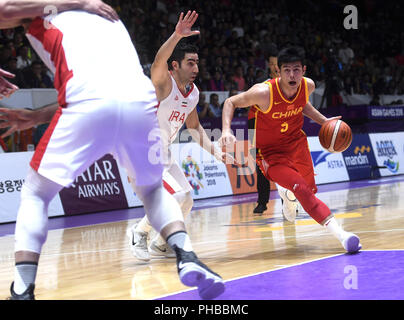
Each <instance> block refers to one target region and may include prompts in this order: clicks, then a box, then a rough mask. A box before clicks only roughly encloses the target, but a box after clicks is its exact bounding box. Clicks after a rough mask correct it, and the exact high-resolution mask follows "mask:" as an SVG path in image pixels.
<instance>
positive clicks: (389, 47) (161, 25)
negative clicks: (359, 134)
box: [0, 0, 404, 114]
mask: <svg viewBox="0 0 404 320" xmlns="http://www.w3.org/2000/svg"><path fill="white" fill-rule="evenodd" d="M105 2H107V3H109V4H111V5H112V6H114V8H116V10H117V12H118V13H119V15H120V17H121V19H122V21H123V22H124V23H125V25H126V27H127V28H128V30H129V33H130V35H131V38H132V40H133V42H134V44H135V46H136V48H137V50H138V52H139V57H140V60H141V63H142V65H143V67H144V70H145V73H146V74H149V73H150V66H151V62H152V61H153V58H154V55H155V54H156V52H157V50H158V48H159V47H160V45H161V44H162V43H163V42H164V41H165V40H166V39H167V38H168V37H169V35H170V34H171V33H172V32H173V30H174V28H175V25H176V23H177V20H178V16H179V13H180V12H181V11H186V10H188V9H192V10H196V11H197V12H198V13H199V17H198V20H197V22H196V24H195V28H198V29H199V30H200V31H201V34H200V36H197V37H192V38H190V39H187V40H188V41H192V42H194V43H195V44H196V45H197V46H198V47H199V50H200V51H199V59H200V62H199V77H198V79H197V80H196V81H195V82H196V85H197V86H198V87H199V89H200V90H201V91H228V92H231V91H234V90H236V91H244V90H247V89H248V88H250V87H251V86H252V85H253V84H254V83H257V82H261V81H264V80H265V79H267V78H268V61H267V60H268V56H269V55H276V54H277V52H278V51H279V50H280V49H281V48H283V47H285V46H287V45H298V46H301V47H303V49H304V50H305V53H306V60H307V61H306V65H307V73H306V75H307V76H308V77H311V78H312V79H313V80H314V81H315V82H316V85H317V87H321V86H324V87H325V88H327V90H328V91H327V92H328V94H329V95H330V97H331V99H330V100H328V101H327V103H328V104H335V103H338V99H335V98H336V97H337V98H338V95H340V94H342V93H344V94H369V95H371V96H372V97H375V99H377V97H378V96H379V95H382V94H392V95H403V94H404V46H403V44H404V28H402V27H401V25H402V21H401V20H402V19H401V14H402V8H403V5H402V4H401V3H400V2H399V1H380V0H362V1H352V2H353V3H354V4H355V5H356V6H357V8H358V29H350V30H346V29H345V28H344V24H343V21H344V18H345V17H346V15H345V14H344V6H345V4H343V3H342V2H339V1H336V0H325V1H314V0H302V1H262V0H249V1H244V0H216V1H196V0H153V1H151V0H132V1H131V0H129V1H128V0H125V1H124V0H110V1H108V0H107V1H105ZM89 41H90V39H89ZM0 67H1V68H3V69H5V70H8V71H10V72H13V73H14V74H16V77H15V79H13V82H14V83H15V84H16V85H18V86H19V87H20V88H52V82H53V79H52V74H51V73H50V72H49V70H47V68H46V67H45V66H44V65H43V63H42V62H39V59H38V58H37V57H36V56H35V54H34V52H33V50H32V49H31V47H30V46H29V44H28V42H27V41H26V39H25V37H24V33H23V30H22V29H21V28H16V29H8V30H1V31H0ZM207 114H211V113H207Z"/></svg>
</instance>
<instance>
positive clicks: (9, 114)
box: [0, 104, 59, 138]
mask: <svg viewBox="0 0 404 320" xmlns="http://www.w3.org/2000/svg"><path fill="white" fill-rule="evenodd" d="M58 107H59V105H58V104H51V105H48V106H46V107H43V108H40V109H36V110H27V109H8V108H0V129H4V128H8V130H7V131H6V132H5V133H4V134H2V135H1V137H2V138H5V137H7V136H9V135H11V134H13V133H14V132H16V131H23V130H27V129H30V128H32V127H34V126H37V125H39V124H43V123H47V122H50V121H51V120H52V117H53V115H54V114H55V112H56V110H57V108H58Z"/></svg>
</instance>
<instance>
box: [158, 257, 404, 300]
mask: <svg viewBox="0 0 404 320" xmlns="http://www.w3.org/2000/svg"><path fill="white" fill-rule="evenodd" d="M403 258H404V250H403V251H400V250H397V251H361V252H359V253H358V254H352V255H350V254H341V255H337V256H333V257H329V258H324V259H320V260H315V261H311V262H307V263H303V264H299V265H295V266H291V267H286V268H282V269H277V270H272V271H268V272H264V273H260V274H256V275H252V276H247V277H243V278H239V279H236V280H230V281H226V291H225V292H224V293H223V294H222V295H221V296H219V297H218V298H217V300H403V299H404V273H403V261H404V259H403ZM159 300H200V298H199V295H198V292H197V290H190V291H185V292H181V293H177V294H174V295H169V296H166V297H164V298H160V299H159Z"/></svg>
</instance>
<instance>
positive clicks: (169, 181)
mask: <svg viewBox="0 0 404 320" xmlns="http://www.w3.org/2000/svg"><path fill="white" fill-rule="evenodd" d="M163 184H164V187H165V189H166V190H167V191H168V192H170V193H171V194H172V195H173V197H174V198H175V200H177V202H178V204H179V205H180V207H181V211H182V214H183V217H184V220H185V219H186V217H187V216H188V215H189V213H190V212H191V210H192V206H193V203H194V201H193V198H192V193H191V192H192V188H191V186H190V184H189V182H188V180H187V178H186V177H185V175H184V172H183V170H182V169H181V168H180V166H179V165H178V163H177V162H176V161H175V160H173V161H171V165H170V166H169V167H168V168H166V169H165V170H164V172H163ZM149 252H150V254H151V255H153V256H165V257H167V258H170V257H175V253H174V252H173V251H172V250H171V248H170V246H169V245H168V244H167V243H166V241H165V240H164V239H163V237H162V236H161V235H160V234H159V233H157V232H156V233H155V234H154V235H153V237H152V239H151V241H150V245H149Z"/></svg>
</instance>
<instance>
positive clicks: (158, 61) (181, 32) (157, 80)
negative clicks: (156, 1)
mask: <svg viewBox="0 0 404 320" xmlns="http://www.w3.org/2000/svg"><path fill="white" fill-rule="evenodd" d="M197 18H198V14H197V13H196V12H195V11H192V12H191V11H188V12H187V14H186V15H185V16H184V13H183V12H181V14H180V17H179V19H178V22H177V25H176V27H175V31H174V32H173V34H172V35H171V36H170V38H168V40H167V41H166V42H164V44H163V45H162V46H161V47H160V49H159V50H158V51H157V54H156V57H155V58H154V61H153V64H152V67H151V80H152V82H153V84H154V86H155V87H156V89H157V91H164V92H161V93H160V92H157V98H158V99H159V100H162V99H163V98H165V96H167V95H168V93H169V92H170V91H171V87H170V86H171V81H170V77H169V74H168V65H167V60H168V59H169V58H170V56H171V54H172V53H173V51H174V49H175V46H176V45H177V44H178V42H179V41H180V40H181V39H182V38H184V37H189V36H193V35H197V34H199V31H197V30H191V28H192V26H193V25H194V23H195V21H196V19H197ZM165 93H167V95H165ZM164 95H165V96H164Z"/></svg>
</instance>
